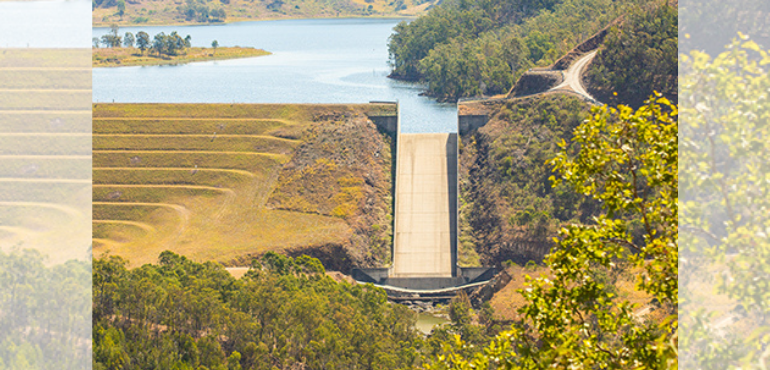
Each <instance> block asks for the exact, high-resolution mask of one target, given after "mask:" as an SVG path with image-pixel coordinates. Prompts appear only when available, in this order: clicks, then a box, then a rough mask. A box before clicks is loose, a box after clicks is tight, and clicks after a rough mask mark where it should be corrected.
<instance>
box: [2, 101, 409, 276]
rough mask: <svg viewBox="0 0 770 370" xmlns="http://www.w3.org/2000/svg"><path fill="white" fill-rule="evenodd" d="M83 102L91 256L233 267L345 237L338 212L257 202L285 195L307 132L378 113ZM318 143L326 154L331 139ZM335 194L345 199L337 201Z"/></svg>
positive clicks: (350, 232)
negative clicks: (89, 154)
mask: <svg viewBox="0 0 770 370" xmlns="http://www.w3.org/2000/svg"><path fill="white" fill-rule="evenodd" d="M93 109H94V110H93V116H94V123H93V130H94V138H93V166H94V171H93V181H94V187H93V194H92V199H93V201H94V205H93V220H94V221H93V246H94V253H95V254H96V255H100V254H103V253H110V254H116V255H121V256H123V257H126V258H128V259H129V260H130V261H131V263H132V264H134V265H141V264H144V263H151V262H155V261H156V259H157V256H158V254H159V253H160V252H162V251H164V250H172V251H174V252H176V253H179V254H183V255H186V256H188V257H190V258H193V259H195V260H200V261H203V260H213V261H218V262H222V263H225V264H228V265H238V264H242V263H245V262H247V261H248V260H249V259H250V258H251V257H253V256H256V255H260V254H262V253H265V252H267V251H279V252H286V253H296V252H298V251H311V253H312V251H315V252H317V253H321V254H324V253H326V254H328V253H329V251H331V250H334V248H335V247H341V246H346V245H349V244H350V240H351V238H353V237H354V236H355V235H356V233H355V230H356V229H355V227H354V226H355V224H353V223H351V221H350V220H349V219H346V218H345V217H340V216H339V215H334V214H329V212H316V211H314V210H304V209H292V208H291V207H274V206H273V207H271V206H268V204H267V202H268V199H269V198H271V197H273V198H277V199H286V198H287V197H294V195H293V194H292V191H288V193H286V194H284V191H283V190H281V188H282V186H285V184H286V183H287V180H286V179H285V178H284V177H286V176H285V175H284V173H285V172H286V171H287V170H286V166H289V165H290V164H291V163H292V158H295V157H296V156H297V153H298V152H299V153H306V152H307V150H305V149H303V148H306V147H307V146H308V143H309V142H314V140H317V135H314V134H313V133H315V132H318V131H319V130H323V128H324V127H327V126H331V127H335V126H336V125H347V126H345V127H348V129H349V130H350V131H355V130H353V128H355V125H358V124H361V122H362V120H363V123H364V124H367V122H366V119H365V117H364V115H365V114H366V113H370V114H382V112H383V111H387V108H383V107H381V106H376V105H350V106H348V105H336V106H316V105H278V104H263V105H255V104H94V106H93ZM393 113H395V112H393ZM362 117H364V118H362ZM368 125H369V126H367V127H366V129H368V130H375V132H376V129H374V125H372V124H371V123H370V122H368ZM359 128H360V129H362V130H363V129H364V128H361V127H359ZM363 131H365V130H363ZM366 132H368V131H366ZM373 140H375V141H377V138H374V139H373ZM380 141H382V139H380ZM327 145H330V148H331V149H332V152H335V150H334V148H335V145H337V146H338V144H335V143H331V142H330V143H327ZM319 153H320V154H319V155H320V156H329V153H326V152H319ZM388 155H389V151H388ZM1 170H2V167H0V171H1ZM340 181H342V180H340ZM352 181H353V182H355V183H359V182H360V183H363V182H364V180H363V179H354V180H352ZM343 182H344V181H343ZM292 189H293V188H292ZM287 194H288V195H287ZM297 199H300V198H299V197H297ZM360 201H363V200H360ZM344 202H350V199H338V200H337V203H340V204H342V203H344ZM338 205H339V204H338ZM279 208H280V209H279Z"/></svg>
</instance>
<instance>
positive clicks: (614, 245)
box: [432, 97, 678, 369]
mask: <svg viewBox="0 0 770 370" xmlns="http://www.w3.org/2000/svg"><path fill="white" fill-rule="evenodd" d="M677 114H678V112H677V107H676V106H674V105H671V104H670V103H669V102H668V100H666V99H665V98H660V97H659V98H656V99H651V100H650V101H648V103H647V104H646V105H644V106H642V107H641V108H639V109H638V110H636V111H634V110H633V109H631V108H629V107H626V106H619V107H618V108H617V109H615V108H609V107H606V106H604V107H601V108H597V109H596V110H595V111H594V112H593V114H592V115H591V116H590V117H589V119H588V120H587V121H586V122H584V123H583V124H582V125H580V126H578V127H577V129H576V130H575V132H574V138H573V144H572V146H571V150H567V149H568V148H567V145H566V143H565V144H564V145H563V146H564V149H565V152H562V153H560V154H559V155H557V157H556V158H554V159H553V160H551V161H550V163H551V164H552V165H553V166H554V167H555V168H556V170H557V171H558V172H559V173H560V174H561V178H560V179H558V180H557V179H554V182H555V183H559V182H564V183H567V184H569V185H570V186H572V187H573V188H574V189H575V190H576V191H578V192H580V193H584V194H588V195H590V196H592V197H594V198H595V199H597V200H599V201H601V202H602V204H603V205H604V207H605V210H606V214H603V215H600V216H598V217H596V218H595V220H594V223H593V224H590V225H578V224H576V225H572V226H569V227H565V228H563V229H562V230H561V232H560V240H559V243H558V245H557V246H556V247H555V248H554V250H553V251H552V253H551V254H550V255H548V257H547V258H546V265H547V267H548V268H549V274H548V275H547V276H541V277H539V278H536V279H531V280H530V281H529V287H528V288H527V289H525V290H523V291H522V292H521V293H522V294H523V296H524V298H525V299H526V300H527V304H526V305H525V306H523V307H522V308H521V309H520V311H519V312H520V314H521V315H522V316H523V317H524V320H523V322H521V323H519V324H517V325H515V326H514V327H513V328H512V330H509V331H505V332H502V333H501V334H499V335H498V336H497V337H496V338H495V339H494V340H493V341H492V343H491V344H490V345H489V346H488V347H487V348H485V349H484V350H483V351H482V352H480V353H477V354H476V355H475V356H472V357H468V356H463V355H462V354H461V353H460V352H458V351H459V349H457V348H461V347H462V345H463V343H462V341H459V340H458V342H457V346H459V347H457V346H456V347H455V349H453V350H450V351H448V353H445V354H443V355H442V356H439V357H438V358H437V359H436V361H435V362H434V363H433V365H432V368H434V369H446V368H451V369H470V368H490V367H491V366H493V365H492V364H493V363H494V364H496V365H494V366H496V367H502V368H506V369H520V368H521V369H546V368H570V367H574V368H613V369H623V368H655V369H658V368H672V367H676V366H677V352H676V348H677V345H676V340H677V339H676V338H677V337H678V319H677V316H676V314H675V309H676V307H677V304H678V285H677V274H678V265H677V264H678V258H677V257H678V249H677V229H678V228H677V216H678V215H677V209H678V208H677V207H678V205H677V191H678V186H677V159H678V144H677V133H678V129H677V120H676V119H677ZM636 224H638V225H640V227H638V228H637V227H635V225H636ZM639 229H641V230H639ZM638 234H641V235H638ZM625 264H630V266H632V267H633V268H636V269H640V270H643V271H644V273H641V274H639V275H638V282H637V288H638V289H641V290H643V291H645V292H647V293H648V294H650V295H652V296H654V297H655V298H656V299H657V300H658V301H659V302H660V304H661V305H662V307H663V308H662V310H663V311H664V312H666V313H668V314H669V316H668V318H667V319H666V320H665V321H663V322H643V321H641V320H639V319H637V318H636V317H635V315H634V312H633V310H634V307H633V306H632V305H631V304H630V303H629V302H628V301H626V300H625V299H622V298H620V297H617V296H616V295H615V294H614V293H613V291H612V289H607V287H605V286H604V284H605V283H606V282H605V281H603V280H604V279H597V275H596V273H594V272H593V270H596V269H606V270H608V271H614V270H617V269H619V268H627V267H625V266H623V265H625Z"/></svg>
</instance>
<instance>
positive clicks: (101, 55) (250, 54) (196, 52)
mask: <svg viewBox="0 0 770 370" xmlns="http://www.w3.org/2000/svg"><path fill="white" fill-rule="evenodd" d="M137 51H138V49H137V48H98V49H97V48H94V49H92V51H91V67H92V68H115V67H141V66H162V65H181V64H187V63H194V62H208V61H213V60H229V59H241V58H255V57H261V56H267V55H271V54H272V53H271V52H269V51H265V50H263V49H256V48H252V47H218V48H217V49H216V50H214V49H213V48H202V47H193V48H188V49H187V50H186V51H185V54H182V55H177V56H174V57H167V58H168V59H166V58H164V57H158V56H153V55H150V54H151V53H152V52H151V51H149V50H147V51H146V53H147V54H141V55H137V54H136V52H137ZM111 57H112V58H111Z"/></svg>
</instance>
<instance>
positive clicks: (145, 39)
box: [136, 31, 150, 54]
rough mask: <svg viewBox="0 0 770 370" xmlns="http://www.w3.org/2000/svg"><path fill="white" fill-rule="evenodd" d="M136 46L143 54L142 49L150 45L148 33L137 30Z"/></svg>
mask: <svg viewBox="0 0 770 370" xmlns="http://www.w3.org/2000/svg"><path fill="white" fill-rule="evenodd" d="M136 47H138V48H139V50H140V51H141V52H142V54H144V51H145V50H147V49H148V48H149V47H150V35H149V34H147V32H144V31H139V32H137V33H136Z"/></svg>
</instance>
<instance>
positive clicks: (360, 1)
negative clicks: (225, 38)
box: [92, 0, 440, 26]
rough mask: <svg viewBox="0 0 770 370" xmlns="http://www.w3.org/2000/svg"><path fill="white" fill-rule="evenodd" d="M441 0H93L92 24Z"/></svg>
mask: <svg viewBox="0 0 770 370" xmlns="http://www.w3.org/2000/svg"><path fill="white" fill-rule="evenodd" d="M438 2H440V0H184V1H182V0H92V9H93V12H92V13H93V24H94V26H109V25H110V24H113V23H115V24H119V25H130V24H200V23H222V22H237V21H253V20H263V19H282V18H324V17H365V16H374V17H378V16H379V17H382V16H415V15H420V14H423V13H425V11H426V10H428V9H430V8H432V7H433V6H434V5H435V4H436V3H438Z"/></svg>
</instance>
